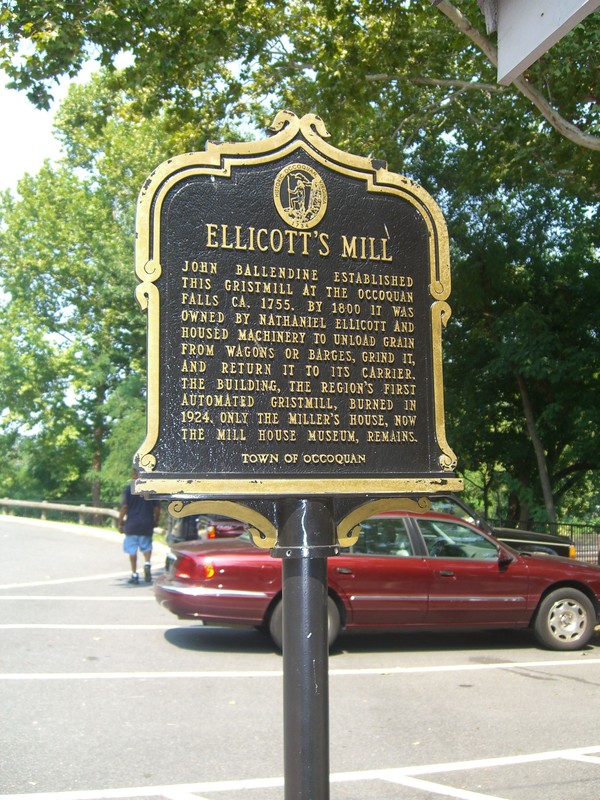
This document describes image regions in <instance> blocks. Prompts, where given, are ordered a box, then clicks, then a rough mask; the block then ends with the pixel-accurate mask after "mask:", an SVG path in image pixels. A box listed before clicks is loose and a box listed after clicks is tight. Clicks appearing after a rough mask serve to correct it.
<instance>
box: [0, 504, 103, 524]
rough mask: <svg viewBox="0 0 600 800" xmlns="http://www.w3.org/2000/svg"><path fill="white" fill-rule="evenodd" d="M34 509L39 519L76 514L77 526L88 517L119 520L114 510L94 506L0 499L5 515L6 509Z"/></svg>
mask: <svg viewBox="0 0 600 800" xmlns="http://www.w3.org/2000/svg"><path fill="white" fill-rule="evenodd" d="M18 507H20V508H35V509H38V510H39V511H40V518H41V519H48V512H49V511H62V512H66V513H68V514H69V513H70V514H77V515H78V517H79V524H80V525H85V524H86V519H87V518H89V517H101V516H104V517H110V518H112V519H113V520H117V519H118V518H119V512H118V511H115V509H114V508H96V507H95V506H86V505H83V504H80V505H69V504H68V503H47V502H46V501H45V500H42V501H39V502H38V501H35V500H9V499H8V498H6V497H4V498H0V508H1V509H2V513H3V514H6V513H7V509H8V508H18Z"/></svg>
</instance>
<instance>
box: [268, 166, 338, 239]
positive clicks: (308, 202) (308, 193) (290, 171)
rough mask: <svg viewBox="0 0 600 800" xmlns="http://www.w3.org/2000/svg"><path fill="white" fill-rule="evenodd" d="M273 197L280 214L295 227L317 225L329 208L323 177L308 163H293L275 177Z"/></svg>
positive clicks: (312, 226)
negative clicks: (308, 165) (307, 164)
mask: <svg viewBox="0 0 600 800" xmlns="http://www.w3.org/2000/svg"><path fill="white" fill-rule="evenodd" d="M273 199H274V200H275V207H276V208H277V212H278V214H279V216H280V217H281V218H282V219H283V220H284V221H285V222H287V223H288V225H291V226H292V228H303V229H305V228H314V226H315V225H317V224H318V223H319V222H320V221H321V220H322V219H323V216H324V214H325V212H326V211H327V189H326V188H325V184H324V182H323V179H322V178H321V176H320V175H319V173H318V172H316V171H315V170H314V169H313V168H312V167H307V166H306V164H290V165H289V166H287V167H284V168H283V169H282V170H281V172H280V173H279V174H278V175H277V177H276V178H275V183H274V185H273Z"/></svg>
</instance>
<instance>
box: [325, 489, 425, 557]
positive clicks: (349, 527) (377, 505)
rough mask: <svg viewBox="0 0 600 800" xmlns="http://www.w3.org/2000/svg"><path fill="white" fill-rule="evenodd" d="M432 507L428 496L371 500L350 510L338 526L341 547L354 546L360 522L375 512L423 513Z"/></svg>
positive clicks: (358, 533)
mask: <svg viewBox="0 0 600 800" xmlns="http://www.w3.org/2000/svg"><path fill="white" fill-rule="evenodd" d="M430 509H431V503H430V502H429V500H428V498H427V497H419V498H418V499H416V500H411V499H410V498H408V497H386V498H384V499H382V500H369V501H368V502H366V503H363V504H362V505H360V506H358V508H355V509H354V510H353V511H351V512H350V514H348V515H347V516H345V517H344V519H343V520H342V521H341V522H340V523H339V524H338V526H337V537H338V542H339V543H340V546H341V547H352V545H355V544H356V542H357V541H358V537H359V536H360V523H361V522H362V521H363V520H365V519H367V518H368V517H372V516H374V515H375V514H381V513H383V512H385V511H414V512H415V513H417V514H423V513H425V512H427V511H429V510H430Z"/></svg>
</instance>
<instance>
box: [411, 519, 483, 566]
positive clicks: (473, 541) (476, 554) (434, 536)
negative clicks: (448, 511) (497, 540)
mask: <svg viewBox="0 0 600 800" xmlns="http://www.w3.org/2000/svg"><path fill="white" fill-rule="evenodd" d="M417 524H418V526H419V530H420V531H421V534H422V536H423V538H424V539H425V544H426V545H427V550H428V552H429V555H430V556H432V557H433V558H476V559H485V560H486V561H489V560H491V559H496V558H498V547H497V545H495V544H494V543H493V542H491V541H490V540H489V539H486V537H485V536H482V535H481V534H480V533H479V532H478V531H474V530H473V529H472V528H469V527H467V526H466V525H461V524H460V523H459V522H449V521H447V520H430V519H428V520H417Z"/></svg>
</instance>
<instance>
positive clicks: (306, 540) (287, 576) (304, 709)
mask: <svg viewBox="0 0 600 800" xmlns="http://www.w3.org/2000/svg"><path fill="white" fill-rule="evenodd" d="M277 521H278V531H279V538H278V547H277V548H276V550H274V551H273V555H275V556H279V557H281V558H282V559H283V564H282V569H283V693H284V706H283V724H284V767H285V800H305V799H307V798H315V800H317V799H318V800H327V799H328V798H329V672H328V659H329V653H328V649H329V648H328V639H327V634H328V626H327V594H328V592H327V558H328V556H332V555H337V553H338V552H339V545H338V543H337V537H336V527H335V524H334V519H333V504H332V502H331V499H329V498H324V499H321V498H314V499H310V500H308V499H304V500H300V499H298V500H296V499H288V500H281V501H279V503H278V504H277Z"/></svg>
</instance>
